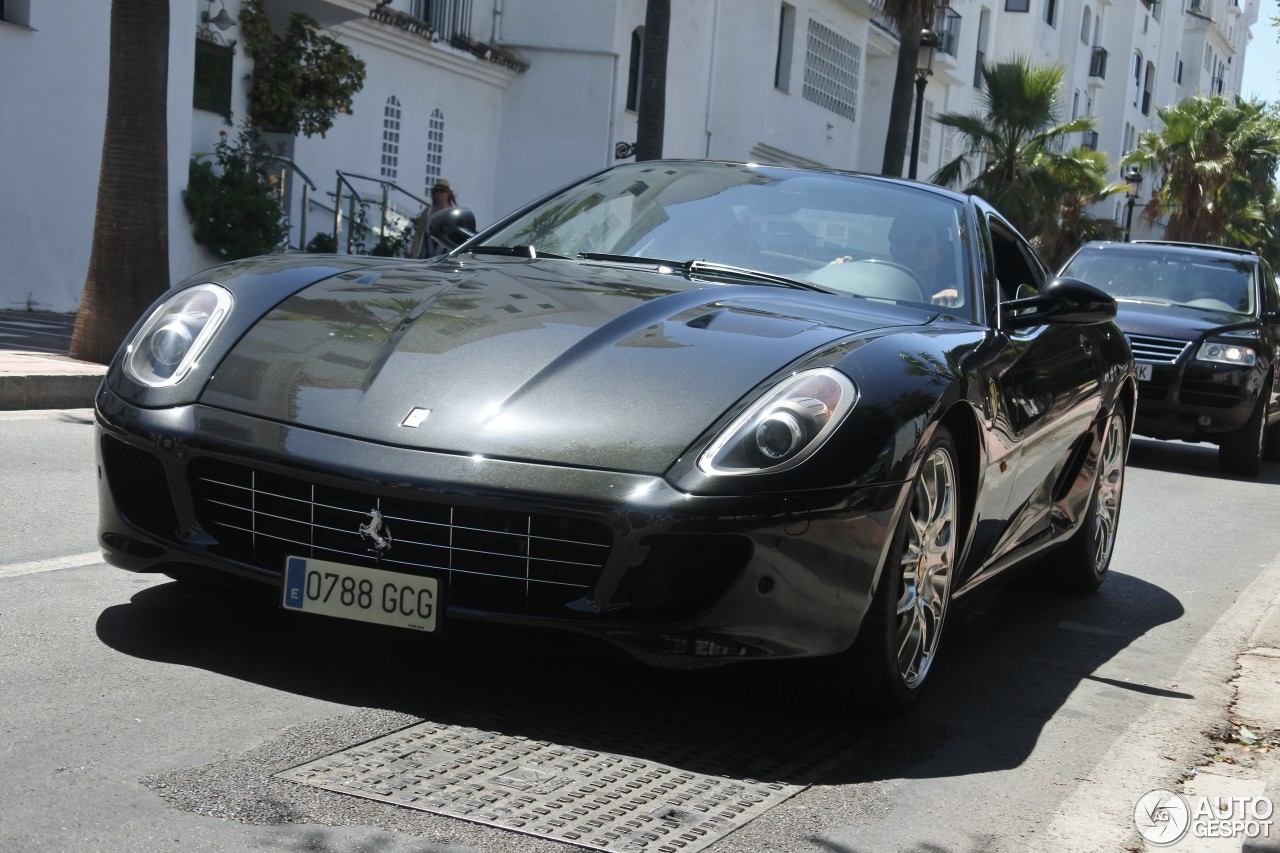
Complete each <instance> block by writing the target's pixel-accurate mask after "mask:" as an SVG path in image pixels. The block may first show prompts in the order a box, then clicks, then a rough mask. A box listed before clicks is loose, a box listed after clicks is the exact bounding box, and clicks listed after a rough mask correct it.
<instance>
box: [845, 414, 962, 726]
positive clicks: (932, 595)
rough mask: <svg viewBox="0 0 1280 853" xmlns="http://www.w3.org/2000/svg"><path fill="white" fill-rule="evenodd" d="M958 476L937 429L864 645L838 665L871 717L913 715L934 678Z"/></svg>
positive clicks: (951, 568)
mask: <svg viewBox="0 0 1280 853" xmlns="http://www.w3.org/2000/svg"><path fill="white" fill-rule="evenodd" d="M957 470H958V468H957V465H956V450H955V441H954V440H953V439H952V437H951V433H950V432H949V431H948V430H947V428H946V427H944V426H939V427H938V428H937V431H936V432H935V433H934V436H933V439H932V440H931V441H930V442H929V446H928V449H927V450H926V451H925V454H924V460H923V462H922V463H921V465H920V470H919V472H918V473H917V474H916V479H915V480H914V482H912V484H911V492H910V495H909V497H908V498H907V505H906V507H905V508H904V510H903V513H902V517H901V518H900V519H899V520H898V524H897V527H896V528H895V529H894V531H893V539H892V540H891V545H890V547H889V551H888V557H887V558H886V559H885V564H884V567H883V569H882V570H881V572H880V581H879V583H878V584H877V586H876V590H875V594H874V595H873V596H872V601H871V607H870V608H869V610H868V611H867V613H866V615H865V616H864V617H863V623H862V627H861V629H860V630H859V631H858V639H857V640H856V641H855V642H854V644H853V646H852V648H850V649H849V650H848V651H847V652H845V653H844V654H843V655H841V656H840V657H839V658H837V662H836V665H837V666H838V667H839V668H840V671H839V673H838V678H839V679H840V680H841V681H843V682H844V683H845V684H846V686H847V687H848V693H849V694H850V695H849V696H848V698H849V699H851V700H852V701H853V702H854V703H855V704H857V705H859V706H861V707H863V708H866V709H868V710H873V711H881V712H884V711H889V712H893V711H905V710H907V709H908V708H910V707H912V706H913V705H915V703H916V702H917V701H918V700H919V698H920V693H921V691H922V690H923V688H924V685H925V683H926V681H927V679H928V676H929V674H930V672H932V671H933V664H934V662H935V661H936V659H937V657H938V652H939V650H940V648H941V642H942V634H943V627H944V625H945V620H946V616H947V611H948V609H949V608H950V604H951V587H952V582H953V581H954V579H955V561H956V555H957V553H958V552H959V541H958V540H959V537H960V530H959V505H958V502H959V498H960V488H959V477H958V475H957ZM842 692H843V691H842Z"/></svg>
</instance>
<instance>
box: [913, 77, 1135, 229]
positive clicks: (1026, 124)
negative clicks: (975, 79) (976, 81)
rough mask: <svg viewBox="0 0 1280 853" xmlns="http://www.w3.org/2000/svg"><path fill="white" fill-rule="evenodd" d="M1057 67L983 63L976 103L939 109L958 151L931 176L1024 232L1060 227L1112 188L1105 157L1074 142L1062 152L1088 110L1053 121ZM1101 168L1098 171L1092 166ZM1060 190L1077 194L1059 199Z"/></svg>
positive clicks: (1088, 126)
mask: <svg viewBox="0 0 1280 853" xmlns="http://www.w3.org/2000/svg"><path fill="white" fill-rule="evenodd" d="M1062 73H1063V72H1062V67H1061V66H1058V65H1038V66H1033V65H1031V63H1030V61H1029V60H1028V59H1027V58H1025V57H1019V58H1017V59H1015V60H1013V61H1011V62H1002V63H999V64H996V65H984V66H983V68H982V79H983V84H984V85H983V89H982V101H983V109H982V110H980V111H977V112H973V113H970V114H968V115H964V114H960V113H945V114H943V115H941V116H939V117H938V119H937V121H938V123H939V124H941V125H943V126H944V127H952V128H955V129H956V130H957V131H958V132H959V135H960V137H961V139H962V141H963V150H962V151H961V153H960V154H959V156H957V157H956V158H955V159H953V160H952V161H951V162H949V163H945V164H943V166H942V168H940V169H939V170H938V171H937V172H936V173H935V174H934V175H933V178H932V180H933V182H934V183H938V184H942V185H944V186H950V187H956V186H960V185H962V184H964V183H965V181H966V179H969V180H968V184H967V185H966V186H965V189H966V190H967V191H968V192H973V193H977V194H978V195H981V196H983V197H984V198H986V199H987V200H988V201H990V202H991V203H992V204H994V205H995V206H996V207H997V208H999V209H1000V211H1001V212H1002V213H1004V215H1005V216H1007V217H1008V218H1009V220H1010V221H1011V222H1012V223H1013V224H1014V225H1015V226H1017V227H1018V228H1019V229H1020V230H1022V232H1023V233H1025V234H1036V233H1038V232H1039V231H1041V230H1042V229H1049V230H1050V232H1052V231H1053V230H1055V229H1062V228H1063V217H1064V214H1068V216H1069V217H1075V216H1076V215H1077V214H1076V213H1074V212H1071V211H1074V210H1076V209H1077V208H1078V209H1079V211H1080V213H1079V215H1080V216H1083V208H1084V206H1085V205H1087V204H1089V203H1092V202H1093V201H1096V200H1098V199H1100V198H1102V197H1104V196H1105V195H1108V194H1109V193H1111V192H1114V191H1116V190H1117V189H1118V188H1119V187H1114V186H1107V185H1106V183H1105V180H1102V179H1101V176H1102V175H1105V174H1106V170H1105V158H1103V159H1099V157H1100V155H1095V154H1093V153H1086V152H1087V149H1086V150H1085V151H1081V150H1080V149H1079V148H1073V149H1070V150H1068V151H1067V153H1065V154H1064V153H1062V149H1063V148H1065V147H1066V140H1067V138H1068V137H1069V136H1071V135H1072V134H1075V133H1081V132H1083V131H1086V130H1092V129H1093V127H1094V120H1093V118H1092V117H1091V116H1081V117H1079V118H1075V119H1072V120H1071V121H1067V122H1061V123H1059V122H1058V121H1057V108H1058V92H1059V89H1060V87H1061V84H1062ZM1099 169H1101V171H1099ZM1064 190H1065V191H1069V192H1075V193H1080V194H1081V198H1079V199H1072V200H1070V202H1069V203H1065V202H1064V200H1063V198H1062V195H1063V193H1064Z"/></svg>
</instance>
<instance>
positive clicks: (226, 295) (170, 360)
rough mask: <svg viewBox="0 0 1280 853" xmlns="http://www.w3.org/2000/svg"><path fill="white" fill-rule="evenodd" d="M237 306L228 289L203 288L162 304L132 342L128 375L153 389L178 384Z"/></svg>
mask: <svg viewBox="0 0 1280 853" xmlns="http://www.w3.org/2000/svg"><path fill="white" fill-rule="evenodd" d="M233 302H234V300H233V299H232V296H231V291H229V290H227V289H226V288H224V287H219V286H218V285H216V284H200V285H197V286H195V287H191V288H188V289H186V290H184V291H182V292H181V293H178V294H175V295H174V296H173V297H172V298H170V299H168V300H166V301H165V302H163V303H161V305H160V307H159V308H157V309H156V310H155V311H154V312H152V314H151V317H150V318H148V320H147V322H146V323H145V324H143V326H142V328H141V329H140V330H139V331H138V334H137V335H135V336H134V337H133V340H131V341H130V342H129V346H128V349H127V351H126V353H125V358H124V369H125V372H126V373H128V374H129V376H130V377H132V378H133V379H136V380H137V381H138V382H141V383H142V384H143V385H148V386H150V387H152V388H167V387H168V386H170V385H176V384H178V383H179V382H181V381H182V378H183V377H184V376H186V375H187V373H189V372H190V371H191V368H192V367H194V366H195V364H196V361H197V360H198V359H199V358H200V354H201V353H202V352H204V350H205V347H207V346H208V345H209V341H211V340H212V339H213V336H214V334H216V333H217V331H218V327H219V326H221V325H222V321H223V320H225V319H226V317H227V314H229V313H230V312H231V306H232V303H233Z"/></svg>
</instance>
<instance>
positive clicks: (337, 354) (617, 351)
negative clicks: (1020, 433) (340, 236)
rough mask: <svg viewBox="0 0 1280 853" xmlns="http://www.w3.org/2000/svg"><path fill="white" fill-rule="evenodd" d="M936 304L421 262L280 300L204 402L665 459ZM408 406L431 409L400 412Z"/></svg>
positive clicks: (407, 439) (332, 426)
mask: <svg viewBox="0 0 1280 853" xmlns="http://www.w3.org/2000/svg"><path fill="white" fill-rule="evenodd" d="M357 278H358V280H357ZM930 316H931V315H929V314H927V313H926V312H921V311H916V310H912V309H907V308H898V307H896V306H893V305H879V304H875V303H871V302H867V301H865V300H859V299H852V298H843V297H836V296H828V295H825V294H816V293H812V292H806V291H799V290H797V291H791V290H786V289H780V288H777V287H756V286H750V287H747V286H726V285H707V284H704V283H700V282H691V281H689V280H688V279H686V278H683V277H680V276H675V275H659V274H658V273H656V272H652V271H648V270H639V269H631V268H619V267H615V266H609V265H602V264H586V263H581V262H572V261H558V260H546V259H538V260H536V261H528V260H515V261H507V260H502V261H494V262H492V263H484V264H474V265H471V264H468V265H462V264H455V263H450V262H445V263H441V264H431V265H426V264H415V265H412V266H404V267H396V268H392V269H390V270H387V269H384V270H381V271H380V274H379V275H371V274H368V273H365V274H364V275H361V274H360V273H353V274H350V275H345V276H338V277H336V278H331V279H328V280H326V281H322V282H320V283H318V284H315V285H312V286H311V287H309V288H307V289H305V290H302V291H300V292H299V293H297V294H296V295H295V296H293V297H291V298H289V299H287V300H286V301H284V302H283V303H281V304H280V305H279V306H278V307H277V308H276V309H275V310H273V311H271V312H270V313H269V314H267V315H266V316H265V317H264V318H263V319H262V320H261V321H260V322H259V323H258V324H257V325H256V326H255V327H254V328H253V329H251V330H250V331H249V332H248V333H247V334H246V335H245V337H244V338H242V339H241V340H240V341H239V342H238V343H237V344H236V346H235V347H234V348H233V349H232V351H231V352H230V354H229V355H228V357H227V358H226V359H225V360H224V361H223V362H222V364H221V365H219V367H218V369H217V371H216V373H215V375H214V376H213V378H212V379H211V380H210V381H209V383H208V385H207V386H206V388H205V391H204V393H203V395H202V397H201V402H202V403H205V404H208V405H212V406H218V407H221V408H225V409H230V410H234V411H238V412H243V413H246V414H250V415H256V416H260V417H264V418H270V419H273V420H277V421H281V422H285V423H294V424H300V425H304V426H308V427H313V428H316V429H321V430H326V431H331V432H337V433H341V434H345V435H352V436H358V437H361V438H365V439H369V440H372V441H379V442H386V443H390V444H396V445H402V446H413V447H422V448H429V449H433V450H441V451H446V452H456V453H467V454H481V455H485V456H488V455H494V456H502V457H506V458H514V459H526V460H535V461H544V462H559V463H569V464H576V465H583V466H591V467H600V468H613V469H620V470H631V471H640V472H647V473H660V472H662V471H664V470H665V469H666V468H667V467H668V466H669V465H670V464H671V462H673V461H674V460H675V458H676V457H677V456H678V455H679V454H680V452H681V451H683V450H684V448H685V447H687V446H688V445H689V443H690V442H691V441H692V440H693V439H694V438H696V437H697V436H698V435H699V434H700V433H702V432H703V431H704V430H705V429H706V428H707V427H708V426H710V425H711V423H712V422H713V421H714V420H715V419H716V418H717V417H719V416H720V415H721V414H722V413H723V412H724V411H725V410H727V409H728V408H729V407H730V406H732V405H733V403H734V402H735V401H737V400H738V399H739V398H741V397H742V396H743V395H745V394H747V393H748V392H749V391H751V389H752V388H754V387H755V386H756V385H758V384H759V383H760V382H761V381H763V380H764V379H766V378H767V377H768V376H769V375H770V374H772V373H773V372H774V371H776V370H778V369H779V368H781V367H783V366H785V365H786V364H788V363H790V362H792V361H795V360H796V359H798V358H800V357H802V356H803V355H805V354H806V353H808V352H810V351H812V350H815V349H818V348H819V347H822V346H824V345H826V344H828V343H830V342H832V341H836V340H840V339H843V338H847V337H849V336H851V335H854V334H857V333H860V332H865V331H869V330H871V329H875V328H883V327H887V326H900V325H916V324H920V323H923V322H927V321H928V319H929V318H930ZM415 409H425V410H430V413H429V414H428V415H426V416H425V419H422V417H423V416H422V413H421V412H419V413H418V418H419V419H421V422H420V424H419V425H418V426H416V427H412V426H408V425H405V423H406V419H409V416H410V413H411V412H413V410H415ZM410 420H412V419H410Z"/></svg>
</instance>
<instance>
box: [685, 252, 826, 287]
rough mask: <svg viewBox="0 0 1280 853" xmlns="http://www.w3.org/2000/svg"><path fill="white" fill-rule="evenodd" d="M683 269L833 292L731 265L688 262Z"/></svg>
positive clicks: (695, 272) (784, 277) (697, 272)
mask: <svg viewBox="0 0 1280 853" xmlns="http://www.w3.org/2000/svg"><path fill="white" fill-rule="evenodd" d="M683 269H684V271H685V272H687V273H690V274H691V275H711V276H715V277H716V278H728V279H736V280H739V281H749V282H759V283H762V284H776V285H780V286H782V287H795V288H799V289H801V290H816V291H817V292H819V293H831V292H832V291H830V290H828V289H827V288H825V287H819V286H818V285H816V284H813V283H812V282H808V281H801V280H800V279H797V278H788V277H787V276H785V275H775V274H773V273H771V272H761V271H760V270H752V269H747V268H745V267H734V266H730V265H729V264H716V263H712V262H710V261H703V260H694V261H688V262H686V263H685V264H683Z"/></svg>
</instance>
